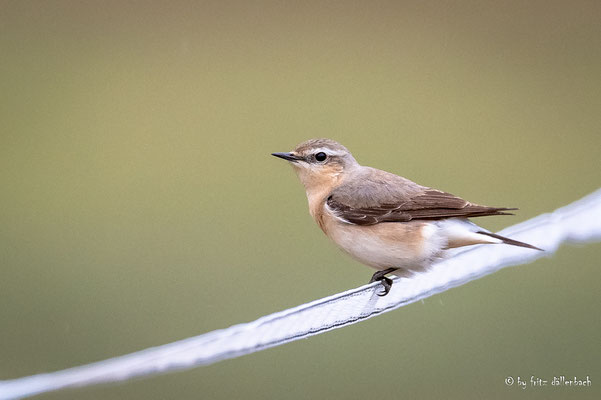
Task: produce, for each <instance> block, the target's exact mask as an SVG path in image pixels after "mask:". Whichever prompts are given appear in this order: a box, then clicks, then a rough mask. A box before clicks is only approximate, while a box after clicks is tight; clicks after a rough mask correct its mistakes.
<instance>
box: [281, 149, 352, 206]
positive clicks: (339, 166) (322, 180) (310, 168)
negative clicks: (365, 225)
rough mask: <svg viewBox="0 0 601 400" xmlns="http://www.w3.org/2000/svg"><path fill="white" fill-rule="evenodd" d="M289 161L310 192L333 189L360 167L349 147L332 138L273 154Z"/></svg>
mask: <svg viewBox="0 0 601 400" xmlns="http://www.w3.org/2000/svg"><path fill="white" fill-rule="evenodd" d="M271 155H273V156H275V157H279V158H283V159H284V160H287V161H289V162H290V164H291V165H292V167H293V168H294V171H295V172H296V174H297V175H298V177H299V178H300V180H301V182H302V184H303V185H304V186H305V189H306V190H307V193H308V194H309V192H311V191H314V190H320V191H321V190H322V189H331V188H332V187H334V186H337V185H338V184H339V183H341V182H342V180H343V179H344V177H345V175H346V174H347V173H348V172H349V171H351V170H352V169H353V168H355V167H357V166H358V165H359V164H357V161H355V159H354V158H353V155H352V154H351V153H350V151H348V150H347V148H346V147H344V146H343V145H341V144H340V143H338V142H335V141H333V140H331V139H311V140H307V141H306V142H303V143H301V144H299V145H298V146H296V148H295V149H294V150H292V151H291V152H289V153H272V154H271Z"/></svg>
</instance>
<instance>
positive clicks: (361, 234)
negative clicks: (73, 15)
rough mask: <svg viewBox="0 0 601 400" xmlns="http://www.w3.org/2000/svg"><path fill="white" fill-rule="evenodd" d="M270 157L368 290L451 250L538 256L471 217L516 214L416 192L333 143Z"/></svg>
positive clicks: (318, 142) (315, 142)
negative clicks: (514, 250) (365, 278)
mask: <svg viewBox="0 0 601 400" xmlns="http://www.w3.org/2000/svg"><path fill="white" fill-rule="evenodd" d="M271 155H273V156H275V157H278V158H281V159H284V160H286V161H288V162H289V164H290V165H291V166H292V167H293V169H294V171H295V172H296V174H297V175H298V177H299V179H300V181H301V183H302V184H303V186H304V188H305V191H306V195H307V200H308V203H309V213H310V214H311V216H312V217H313V219H314V220H315V222H316V223H317V225H318V226H319V227H320V228H321V230H322V231H323V232H324V233H325V234H326V236H328V237H329V238H330V239H331V240H332V241H333V242H334V243H335V244H336V245H337V246H338V247H339V248H341V249H342V250H343V251H344V252H346V253H348V254H349V255H350V256H351V257H352V258H354V259H355V260H357V261H359V262H360V263H362V264H365V265H367V266H369V267H371V268H374V269H375V270H376V272H375V273H374V274H373V275H372V277H371V279H370V281H369V282H370V283H372V282H376V281H378V282H380V283H381V285H382V286H383V291H382V292H380V293H378V295H379V296H386V295H387V294H388V293H389V292H390V290H391V288H392V283H393V281H392V279H390V278H389V277H387V275H389V274H392V275H396V276H398V277H409V276H411V275H413V274H415V273H418V272H421V271H424V270H426V269H428V268H429V267H430V266H431V265H432V264H433V263H435V262H436V261H437V260H440V259H443V258H444V257H445V255H446V254H447V253H448V250H450V249H454V248H458V247H463V246H470V245H476V244H507V245H512V246H519V247H524V248H528V249H533V250H541V251H542V249H540V248H538V247H535V246H533V245H531V244H528V243H524V242H520V241H517V240H514V239H510V238H507V237H504V236H501V235H498V234H495V233H492V232H489V231H488V230H486V229H484V228H481V227H480V226H478V225H476V224H475V223H473V222H471V221H470V220H469V219H468V218H473V217H483V216H489V215H513V214H512V213H510V212H508V211H513V210H517V208H508V207H489V206H483V205H479V204H476V203H472V202H469V201H467V200H464V199H462V198H460V197H457V196H455V195H453V194H450V193H447V192H444V191H442V190H438V189H433V188H431V187H427V186H422V185H419V184H417V183H415V182H413V181H411V180H409V179H407V178H404V177H401V176H399V175H396V174H393V173H390V172H386V171H383V170H379V169H376V168H371V167H367V166H362V165H360V164H359V163H358V162H357V161H356V160H355V158H354V157H353V155H352V154H351V152H350V151H349V150H348V149H347V148H346V147H344V146H343V145H341V144H340V143H338V142H336V141H334V140H332V139H325V138H321V139H310V140H307V141H305V142H303V143H300V144H299V145H297V146H296V147H295V148H294V150H292V151H290V152H284V153H271Z"/></svg>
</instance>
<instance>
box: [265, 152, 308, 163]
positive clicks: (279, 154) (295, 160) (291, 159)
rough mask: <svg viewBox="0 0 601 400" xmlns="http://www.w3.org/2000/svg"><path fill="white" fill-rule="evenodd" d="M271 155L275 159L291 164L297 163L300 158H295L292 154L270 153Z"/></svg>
mask: <svg viewBox="0 0 601 400" xmlns="http://www.w3.org/2000/svg"><path fill="white" fill-rule="evenodd" d="M271 155H272V156H275V157H279V158H283V159H284V160H287V161H291V162H297V161H299V160H301V157H299V156H296V155H294V154H292V153H271Z"/></svg>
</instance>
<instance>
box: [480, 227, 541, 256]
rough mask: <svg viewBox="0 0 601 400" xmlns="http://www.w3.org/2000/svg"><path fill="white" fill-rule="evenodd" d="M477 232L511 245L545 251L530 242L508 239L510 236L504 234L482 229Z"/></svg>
mask: <svg viewBox="0 0 601 400" xmlns="http://www.w3.org/2000/svg"><path fill="white" fill-rule="evenodd" d="M477 233H480V234H482V235H486V236H490V237H493V238H495V239H499V240H500V241H502V242H503V243H505V244H510V245H512V246H518V247H525V248H527V249H532V250H538V251H545V250H543V249H541V248H539V247H536V246H533V245H531V244H528V243H524V242H520V241H519V240H514V239H510V238H508V237H505V236H501V235H497V234H496V233H490V232H484V231H479V232H477Z"/></svg>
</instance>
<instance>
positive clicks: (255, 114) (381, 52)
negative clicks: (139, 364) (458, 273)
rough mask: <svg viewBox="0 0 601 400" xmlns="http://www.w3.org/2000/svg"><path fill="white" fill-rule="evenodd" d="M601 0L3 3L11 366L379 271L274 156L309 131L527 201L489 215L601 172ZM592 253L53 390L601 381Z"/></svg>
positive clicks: (400, 164) (135, 339) (497, 199)
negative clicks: (198, 361) (334, 234)
mask: <svg viewBox="0 0 601 400" xmlns="http://www.w3.org/2000/svg"><path fill="white" fill-rule="evenodd" d="M599 4H600V3H599V2H594V1H576V2H565V1H533V2H522V1H509V2H480V1H473V2H467V1H464V2H350V1H345V2H314V3H309V2H302V3H301V2H279V1H274V2H242V1H239V2H227V1H226V2H198V1H189V2H183V1H177V2H149V1H146V2H127V4H125V2H121V1H109V2H92V1H88V2H80V1H71V2H67V1H54V2H43V1H2V2H0V50H1V57H0V84H1V87H0V117H1V126H2V128H1V132H0V135H1V139H0V140H1V141H0V184H1V188H2V191H1V196H0V257H1V258H0V261H1V276H2V277H1V279H0V293H1V294H0V296H1V297H0V321H1V327H0V379H9V378H16V377H19V376H23V375H29V374H33V373H39V372H44V371H52V370H58V369H62V368H66V367H71V366H74V365H78V364H83V363H88V362H92V361H97V360H101V359H105V358H108V357H112V356H117V355H121V354H124V353H128V352H132V351H136V350H140V349H143V348H146V347H149V346H155V345H160V344H163V343H167V342H171V341H175V340H178V339H182V338H186V337H189V336H193V335H197V334H200V333H204V332H207V331H211V330H214V329H218V328H224V327H227V326H230V325H232V324H236V323H241V322H246V321H251V320H254V319H255V318H257V317H260V316H262V315H265V314H268V313H271V312H275V311H279V310H282V309H285V308H288V307H291V306H296V305H298V304H301V303H304V302H307V301H311V300H314V299H317V298H321V297H323V296H326V295H330V294H333V293H337V292H340V291H343V290H346V289H349V288H353V287H356V286H359V285H362V284H364V283H365V282H367V280H368V279H369V277H370V276H371V273H372V271H371V270H369V269H367V268H366V267H363V266H361V265H359V264H358V263H356V262H355V261H352V260H351V259H350V258H348V257H347V256H345V255H343V254H342V253H341V252H340V251H339V250H337V249H336V248H335V247H334V246H333V245H331V244H330V243H329V242H328V240H327V239H326V238H325V236H324V235H323V234H322V233H321V232H320V231H319V229H318V228H317V226H316V225H315V224H314V223H313V221H312V220H311V218H310V216H309V215H308V210H307V205H306V198H305V195H304V191H303V189H302V187H301V185H300V183H299V182H298V181H297V178H296V177H295V176H294V174H293V172H292V171H291V169H290V167H288V166H287V165H285V163H283V162H282V161H281V160H277V159H275V158H273V157H271V156H270V155H269V153H271V152H274V151H288V150H290V149H292V148H293V147H294V146H295V145H296V144H297V143H299V142H301V141H304V140H306V139H309V138H312V137H331V138H333V139H336V140H338V141H340V142H342V143H343V144H345V145H346V146H347V147H348V148H349V149H350V150H351V151H353V152H354V154H355V156H356V158H357V159H358V161H359V162H361V163H363V164H366V165H371V166H376V167H379V168H382V169H386V170H389V171H391V172H395V173H398V174H400V175H403V176H406V177H408V178H411V179H413V180H415V181H417V182H419V183H422V184H425V185H428V186H434V187H437V188H440V189H444V190H446V191H449V192H451V193H455V194H457V195H460V196H462V197H465V198H467V199H470V200H472V201H474V202H478V203H483V204H490V205H498V206H517V207H520V211H519V214H518V215H517V216H515V217H496V218H484V219H480V220H478V222H479V223H481V224H482V225H484V226H485V227H487V228H489V229H493V230H499V229H501V228H503V227H505V226H508V225H511V224H514V223H517V222H519V221H522V220H525V219H527V218H530V217H533V216H536V215H538V214H541V213H543V212H548V211H551V210H553V209H555V208H557V207H560V206H562V205H565V204H567V203H569V202H572V201H574V200H576V199H579V198H581V197H582V196H584V195H586V194H588V193H590V192H592V191H593V190H595V189H597V188H598V187H599V186H601V168H600V162H599V155H600V153H601V136H600V135H601V112H600V110H601V74H600V71H601V24H600V23H599V21H600V20H601V6H600V5H599ZM600 257H601V246H600V245H599V244H592V245H588V246H584V247H564V248H562V249H561V250H560V251H559V252H558V254H557V255H555V256H554V257H552V258H550V259H543V260H539V261H538V262H536V263H533V264H530V265H525V266H520V267H516V268H510V269H507V270H503V271H500V272H499V273H496V274H494V275H492V276H489V277H487V278H484V279H480V280H478V281H476V282H472V283H470V284H468V285H465V286H462V287H460V288H457V289H453V290H450V291H448V292H445V293H442V294H440V295H437V296H434V297H432V298H429V299H427V300H425V301H424V302H420V303H417V304H412V305H410V306H408V307H404V308H402V309H400V310H397V311H395V312H391V313H388V314H386V315H382V316H380V317H378V318H374V319H371V320H369V321H366V322H363V323H361V324H357V325H354V326H351V327H348V328H345V329H341V330H336V331H333V332H329V333H326V334H323V335H319V336H317V337H312V338H310V339H308V340H303V341H299V342H294V343H290V344H286V345H284V346H281V347H278V348H274V349H270V350H266V351H263V352H259V353H256V354H252V355H249V356H245V357H242V358H238V359H234V360H228V361H224V362H221V363H218V364H216V365H213V366H209V367H203V368H197V369H194V370H191V371H186V372H180V373H174V374H169V375H166V376H160V377H155V378H151V379H145V380H137V381H134V382H128V383H125V384H119V385H116V386H101V387H93V388H83V389H76V390H68V391H62V392H57V393H52V394H46V395H41V396H39V397H38V398H41V399H165V398H186V399H187V398H208V399H231V398H245V399H265V398H287V399H305V398H331V399H336V398H347V399H348V398H381V399H392V398H460V399H482V398H486V399H504V398H508V397H513V396H523V397H527V398H558V399H564V398H568V397H573V398H600V397H599V396H600V395H601V390H600V387H601V374H600V372H601V334H600V332H601V318H599V310H600V305H601V295H600V292H601V290H600V286H601V285H600V283H599V282H600V278H601V269H600V268H599V267H600V262H599V259H600ZM510 375H511V376H514V377H517V376H518V375H519V376H521V377H522V378H527V379H529V378H530V376H531V375H535V376H538V377H542V378H546V379H549V378H551V377H552V376H554V375H566V376H574V375H577V376H579V377H585V376H586V375H589V376H590V379H591V380H592V382H593V387H591V388H563V389H557V388H552V387H546V388H528V389H526V390H524V391H522V390H520V389H518V388H516V387H507V386H506V385H505V384H504V380H505V378H506V377H507V376H510Z"/></svg>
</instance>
